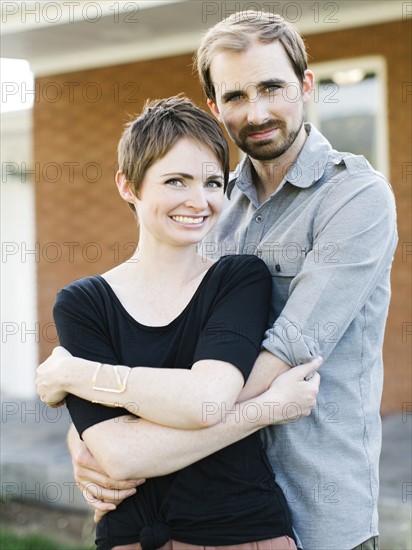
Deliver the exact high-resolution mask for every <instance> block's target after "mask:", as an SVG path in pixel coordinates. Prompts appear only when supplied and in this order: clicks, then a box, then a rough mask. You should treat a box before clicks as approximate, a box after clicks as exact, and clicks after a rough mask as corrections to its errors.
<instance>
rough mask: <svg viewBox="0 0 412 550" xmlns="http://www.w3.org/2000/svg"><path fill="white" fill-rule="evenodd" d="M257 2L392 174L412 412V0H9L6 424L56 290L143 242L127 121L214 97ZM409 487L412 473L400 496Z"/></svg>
mask: <svg viewBox="0 0 412 550" xmlns="http://www.w3.org/2000/svg"><path fill="white" fill-rule="evenodd" d="M246 9H263V10H265V11H269V12H272V13H279V14H281V15H282V16H283V17H284V18H285V19H287V20H288V21H289V22H291V23H293V24H294V25H295V26H296V27H297V28H298V29H299V31H300V32H301V33H302V35H303V37H304V39H305V42H306V45H307V49H308V53H309V65H310V68H311V69H312V70H313V71H314V73H315V77H316V79H317V81H316V85H315V90H314V96H313V101H312V103H311V104H310V105H309V106H308V108H307V112H306V117H307V119H308V120H310V121H311V122H314V123H315V125H316V126H317V127H318V128H319V129H320V130H321V131H322V132H323V133H324V134H325V135H326V137H327V138H328V139H329V140H330V141H331V143H332V145H333V146H334V147H335V148H336V149H339V150H341V151H351V152H353V153H357V154H363V155H365V156H366V157H367V158H368V160H369V161H370V162H371V164H372V165H373V166H374V167H375V168H376V169H378V170H379V171H381V172H382V173H383V174H384V175H385V176H386V177H387V178H388V180H389V181H390V182H391V185H392V187H393V190H394V193H395V197H396V201H397V208H398V217H399V246H398V250H397V253H396V255H395V260H394V265H393V271H392V293H393V294H392V301H391V307H390V312H389V318H388V323H387V330H386V336H385V346H384V363H385V383H384V394H383V401H382V415H383V417H384V418H385V417H388V418H389V417H392V415H397V418H398V420H399V422H398V423H397V424H394V426H399V425H400V424H405V425H408V426H410V424H411V423H412V420H411V415H412V395H411V393H412V369H411V356H412V352H411V341H412V314H411V304H412V300H411V282H412V281H411V264H412V234H411V212H412V204H411V180H412V159H411V134H412V132H411V122H412V112H411V110H412V109H411V105H412V76H411V20H412V2H402V1H397V0H388V1H386V0H380V1H378V2H376V1H375V0H358V1H350V0H349V1H348V0H339V1H334V2H328V1H323V0H322V1H312V0H310V1H309V0H308V1H300V2H287V1H286V2H285V1H277V2H270V1H268V2H266V1H265V2H261V3H259V2H238V1H236V2H213V1H212V2H206V1H196V0H195V1H193V0H192V1H189V0H173V1H167V0H162V1H136V2H129V1H111V0H106V1H100V2H91V1H85V0H77V1H76V2H74V1H64V2H48V1H37V2H30V1H28V2H14V1H3V2H2V3H1V11H2V38H1V55H2V60H1V100H0V104H1V111H2V113H1V158H2V161H1V177H2V182H1V233H2V264H1V268H2V277H1V285H2V299H1V315H2V356H1V361H2V365H1V395H2V400H3V418H4V413H6V417H7V418H6V421H7V422H8V427H9V426H10V425H11V424H10V422H12V421H15V422H16V423H20V424H21V422H22V418H23V409H22V403H31V402H32V403H33V407H34V409H33V410H34V411H35V413H34V416H35V417H36V418H37V412H36V408H35V407H36V406H37V405H38V402H37V401H36V396H35V392H34V385H33V383H34V372H35V367H36V365H37V364H38V362H39V361H41V360H43V359H44V358H45V357H46V356H47V355H48V354H49V353H50V351H51V349H52V348H53V347H54V346H55V345H56V344H57V336H56V332H55V329H54V325H53V319H52V314H51V311H52V306H53V303H54V300H55V296H56V292H57V291H58V290H59V289H60V288H61V287H63V286H64V285H66V284H67V283H68V282H69V281H72V280H73V279H76V278H78V277H82V276H86V275H92V274H96V273H101V272H103V271H105V270H107V269H109V268H111V267H113V266H114V265H117V264H119V263H121V262H122V261H124V260H125V259H126V258H128V257H129V256H130V254H131V253H132V252H133V250H134V247H135V245H136V240H137V230H136V225H135V220H134V218H133V215H132V214H131V212H129V210H128V209H127V208H126V207H125V205H124V203H123V201H122V200H121V199H120V198H119V197H118V195H117V191H116V189H115V186H114V184H113V178H114V174H115V172H116V170H117V163H116V146H117V142H118V139H119V137H120V134H121V131H122V126H123V124H124V123H125V122H126V121H127V120H128V119H129V115H131V114H134V113H135V112H138V111H139V110H140V109H141V107H142V104H143V103H144V101H145V99H146V98H148V97H150V98H154V97H165V96H169V95H173V94H176V93H179V92H185V93H186V95H188V96H189V97H190V98H191V99H192V100H193V101H194V102H196V103H197V104H198V105H200V106H201V107H203V108H205V109H207V106H206V98H205V97H204V96H203V93H202V90H201V87H200V85H199V83H198V80H197V77H196V75H195V74H194V73H193V70H192V56H193V53H194V51H195V50H196V48H197V46H198V44H199V41H200V37H201V35H202V33H204V32H205V31H206V30H207V29H208V28H209V27H210V26H212V25H213V24H215V23H216V22H218V21H219V20H221V19H223V18H225V17H228V16H229V15H230V14H231V13H233V12H235V11H243V10H246ZM231 154H232V155H231V156H232V166H233V167H234V166H235V165H236V163H237V161H238V160H239V158H240V153H239V151H238V150H237V149H236V148H235V146H234V145H233V144H231ZM10 403H15V404H17V405H16V406H17V409H14V407H13V406H11V405H10ZM4 404H5V405H4ZM26 413H27V411H26ZM43 416H44V415H43ZM39 419H40V421H41V420H42V415H41V414H40V412H39ZM43 420H44V418H43ZM6 421H4V420H3V422H6ZM50 423H51V422H50V421H49V425H50ZM16 426H17V424H16ZM3 427H5V424H4V423H3ZM20 427H21V426H19V428H20ZM401 427H402V426H401ZM16 429H17V427H16ZM394 429H395V428H393V429H392V428H391V433H392V431H393V430H394ZM409 431H410V429H409ZM16 433H18V432H16ZM53 433H54V432H53ZM56 433H57V432H56ZM408 433H409V432H408ZM53 437H54V436H53ZM411 445H412V444H410V446H409V448H410V447H411ZM407 464H409V462H408V463H407ZM3 473H4V470H3ZM67 475H69V474H67ZM404 477H405V476H404ZM411 478H412V474H411V475H409V477H408V476H406V478H405V479H403V480H402V483H410V482H411ZM411 487H412V483H410V485H407V488H406V489H405V486H404V485H402V488H401V489H399V491H397V492H396V495H397V496H396V498H397V499H398V500H399V501H400V502H401V501H402V500H403V499H404V493H403V492H402V491H405V490H406V492H407V494H408V495H410V493H412V489H411ZM408 491H409V492H408ZM396 498H395V500H396ZM405 498H406V497H405ZM408 498H409V500H410V498H411V496H409V497H408ZM408 498H406V500H403V503H405V502H406V501H407V500H408ZM43 500H45V499H43ZM46 500H47V499H46ZM406 547H408V546H402V548H406ZM410 547H412V545H411V546H409V547H408V548H410ZM399 548H401V546H399Z"/></svg>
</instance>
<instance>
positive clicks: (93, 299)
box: [55, 275, 108, 308]
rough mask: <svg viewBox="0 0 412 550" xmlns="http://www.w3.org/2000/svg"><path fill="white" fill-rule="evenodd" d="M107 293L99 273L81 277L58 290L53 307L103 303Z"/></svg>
mask: <svg viewBox="0 0 412 550" xmlns="http://www.w3.org/2000/svg"><path fill="white" fill-rule="evenodd" d="M107 295H108V289H107V284H106V282H105V280H104V279H103V277H102V276H101V275H91V276H88V277H81V278H79V279H75V280H74V281H72V282H70V283H68V284H67V285H66V286H64V287H63V288H62V289H60V290H59V292H58V293H57V296H56V303H55V307H58V306H61V305H66V304H70V306H71V308H74V307H76V308H79V307H80V308H82V307H88V305H90V304H93V305H97V304H99V303H103V302H104V301H105V297H106V296H107Z"/></svg>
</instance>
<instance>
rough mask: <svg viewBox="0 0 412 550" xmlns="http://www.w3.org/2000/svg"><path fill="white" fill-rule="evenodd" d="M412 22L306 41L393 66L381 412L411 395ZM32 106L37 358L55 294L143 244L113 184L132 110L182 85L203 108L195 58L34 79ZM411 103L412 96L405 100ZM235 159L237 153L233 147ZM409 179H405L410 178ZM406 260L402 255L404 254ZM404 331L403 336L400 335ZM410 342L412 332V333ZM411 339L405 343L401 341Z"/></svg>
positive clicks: (44, 346) (45, 341)
mask: <svg viewBox="0 0 412 550" xmlns="http://www.w3.org/2000/svg"><path fill="white" fill-rule="evenodd" d="M408 30H409V29H408V24H407V23H401V22H399V23H398V22H397V23H390V24H387V25H379V26H373V27H365V28H362V29H355V30H346V31H340V32H335V33H329V34H325V35H313V36H309V37H308V38H307V40H306V42H307V45H308V49H309V53H310V56H311V61H312V62H320V61H327V60H333V59H340V58H347V57H356V56H365V55H376V54H381V55H384V56H385V57H386V59H387V62H388V73H389V74H388V83H389V90H388V97H389V110H388V112H389V132H390V167H391V181H392V185H393V187H394V191H395V194H396V197H397V201H398V210H399V230H400V243H401V244H400V247H399V250H398V253H397V255H396V260H395V264H394V269H393V277H392V280H393V298H392V305H391V311H390V316H389V320H388V327H387V333H386V341H385V349H384V357H385V364H386V378H385V392H384V401H383V411H384V412H389V411H392V410H401V407H402V403H403V402H408V401H410V393H411V385H410V383H411V374H410V347H409V345H408V343H407V336H406V332H405V331H406V330H407V323H408V322H409V323H410V322H411V319H412V315H411V309H410V263H411V259H409V263H407V262H406V261H402V244H403V245H404V256H405V251H406V248H405V246H406V244H405V243H407V242H410V241H411V232H410V212H411V192H410V176H409V179H408V180H407V181H406V176H405V175H404V174H403V170H405V166H406V164H405V163H408V162H410V155H409V145H410V135H411V128H410V120H411V113H410V111H411V98H410V97H408V98H405V97H403V96H402V93H404V94H405V90H406V88H405V85H404V83H407V82H408V81H410V74H409V67H410V61H411V60H410V49H409V48H408V36H409V35H408ZM37 85H38V87H39V94H38V97H37V101H36V103H35V107H34V147H35V151H34V158H35V162H36V170H37V171H36V175H35V180H36V184H35V185H36V215H37V242H38V243H39V247H40V248H39V250H40V254H39V262H38V308H39V321H40V327H41V335H42V338H41V357H42V358H44V357H46V356H47V354H48V353H49V352H50V351H51V349H52V347H53V346H54V345H55V332H54V330H53V327H52V325H51V323H52V316H51V309H52V305H53V302H54V299H55V295H56V292H57V291H58V290H59V289H60V288H61V287H62V286H64V285H65V284H67V283H68V282H69V281H71V280H73V279H76V278H78V277H82V276H85V275H92V274H96V273H101V272H103V271H106V270H107V269H109V268H110V267H114V266H115V265H117V264H118V263H120V262H122V261H123V260H124V259H125V258H126V257H128V256H129V255H130V254H131V253H132V251H133V247H134V245H135V243H136V240H137V229H136V224H135V221H134V217H133V215H132V213H131V211H129V209H128V208H127V206H126V205H125V204H124V203H123V201H122V200H121V199H120V197H119V196H118V194H117V190H116V188H115V185H114V183H113V178H114V173H115V170H116V146H117V142H118V139H119V137H120V134H121V128H122V125H123V124H124V123H125V122H126V121H127V120H128V114H133V113H135V112H137V111H139V110H140V109H141V106H142V104H143V102H144V100H145V99H146V98H147V97H165V96H169V95H173V94H176V93H179V92H181V91H184V92H185V93H186V94H187V95H188V96H189V97H190V98H191V99H192V100H193V101H195V102H196V103H197V104H199V105H201V106H204V107H205V108H206V106H205V102H204V98H203V95H202V92H201V90H200V86H199V84H198V82H197V79H196V77H195V76H194V75H193V74H192V71H191V55H182V56H176V57H172V58H165V59H158V60H150V61H145V62H139V63H133V64H127V65H119V66H114V67H106V68H99V69H95V70H88V71H81V72H75V73H70V74H63V75H57V76H53V77H43V78H39V79H38V80H37ZM405 99H407V101H405ZM408 124H409V125H408ZM232 159H233V160H234V162H235V160H236V159H237V152H236V151H235V149H234V148H232ZM404 180H405V181H404ZM405 259H406V258H405V257H404V260H405ZM403 331H404V332H403ZM409 338H411V337H409ZM404 340H405V342H404Z"/></svg>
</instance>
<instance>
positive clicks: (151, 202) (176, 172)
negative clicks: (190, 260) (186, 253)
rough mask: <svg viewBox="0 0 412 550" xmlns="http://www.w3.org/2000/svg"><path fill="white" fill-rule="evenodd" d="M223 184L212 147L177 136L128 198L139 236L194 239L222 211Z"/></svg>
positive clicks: (177, 240) (176, 242)
mask: <svg viewBox="0 0 412 550" xmlns="http://www.w3.org/2000/svg"><path fill="white" fill-rule="evenodd" d="M223 185H224V177H223V170H222V168H221V166H220V164H219V161H218V159H217V157H216V156H215V154H214V153H213V151H212V150H211V149H209V148H208V147H205V146H203V145H201V144H199V143H197V142H195V141H193V140H190V139H186V138H181V139H180V140H179V141H177V142H176V144H175V145H174V146H173V147H172V148H171V149H170V151H169V152H168V153H167V154H166V155H165V156H164V157H162V158H161V159H159V160H157V161H156V162H155V163H154V164H152V166H150V168H148V169H147V171H146V173H145V175H144V178H143V181H142V185H141V190H140V193H139V198H136V197H134V199H135V200H134V205H135V208H136V212H137V216H138V220H139V227H140V238H141V239H142V238H145V237H146V236H147V237H149V236H150V238H151V239H155V240H156V241H158V242H162V243H169V244H173V245H178V246H182V245H192V244H195V243H198V242H200V241H201V240H202V239H203V238H204V237H205V235H206V234H207V233H208V232H209V231H210V230H211V229H212V227H213V226H214V224H215V223H216V221H217V219H218V217H219V215H220V213H221V211H222V208H223V201H224V191H223Z"/></svg>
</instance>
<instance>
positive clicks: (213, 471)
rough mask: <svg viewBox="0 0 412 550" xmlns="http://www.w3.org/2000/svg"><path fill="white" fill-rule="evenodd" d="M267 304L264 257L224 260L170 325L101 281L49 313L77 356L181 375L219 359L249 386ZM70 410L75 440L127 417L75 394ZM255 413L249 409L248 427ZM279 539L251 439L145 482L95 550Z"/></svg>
mask: <svg viewBox="0 0 412 550" xmlns="http://www.w3.org/2000/svg"><path fill="white" fill-rule="evenodd" d="M270 300H271V277H270V274H269V272H268V270H267V267H266V265H265V264H264V263H263V262H262V261H261V260H259V259H258V258H256V257H255V256H251V255H248V256H225V257H223V258H221V259H220V260H219V261H218V262H216V263H215V264H214V265H213V266H212V267H210V268H209V270H208V272H207V273H206V275H205V276H204V278H203V280H202V282H201V283H200V285H199V287H198V289H197V290H196V292H195V294H194V295H193V297H192V299H191V300H190V302H189V303H188V304H187V306H186V307H185V308H184V310H183V311H182V312H181V313H180V314H179V315H178V316H177V317H176V318H175V319H174V320H173V321H172V322H171V323H169V324H168V325H166V326H161V327H150V326H146V325H142V324H141V323H139V322H137V321H136V320H135V319H134V318H133V317H131V316H130V315H129V313H128V312H127V311H126V310H125V308H124V307H123V306H122V304H121V303H120V301H119V300H118V298H117V296H116V295H115V293H114V292H113V290H112V288H111V287H110V285H109V284H108V283H107V281H106V280H105V279H103V278H102V277H100V276H95V277H87V278H84V279H80V280H78V281H75V282H73V283H71V284H70V285H68V286H67V287H65V288H64V289H63V290H61V291H60V293H59V294H58V297H57V300H56V304H55V307H54V312H53V313H54V319H55V323H56V327H57V331H58V334H59V339H60V344H61V345H62V346H64V347H65V348H67V349H68V350H69V351H70V352H71V353H72V354H73V355H75V356H79V357H83V358H85V359H90V360H94V361H101V362H104V363H109V364H122V365H128V366H130V367H134V366H146V367H167V368H173V367H174V368H187V369H190V368H191V366H192V365H193V364H194V363H195V362H196V361H200V360H202V359H216V360H221V361H227V362H229V363H232V364H233V365H235V366H236V367H237V368H239V370H240V371H241V372H242V374H243V376H244V379H245V380H247V377H248V376H249V374H250V371H251V369H252V366H253V363H254V361H255V359H256V357H257V355H258V353H259V350H260V343H261V341H262V338H263V334H264V331H265V329H266V324H267V320H268V314H269V307H270ZM67 406H68V408H69V411H70V415H71V417H72V419H73V422H74V424H75V426H76V428H77V430H78V431H79V433H80V434H81V433H82V432H83V431H84V430H86V429H87V428H90V427H91V426H93V425H94V424H97V423H99V422H102V421H104V420H108V419H110V418H115V417H118V416H121V415H125V414H129V413H128V412H127V411H126V410H124V409H121V408H109V407H105V406H103V405H100V404H93V403H89V402H88V401H85V400H83V399H80V398H78V397H75V396H68V399H67ZM136 414H138V411H136ZM256 414H259V411H258V410H253V411H251V412H250V415H251V421H253V419H254V418H256ZM205 437H207V430H205ZM142 452H144V449H142ZM159 460H163V458H162V457H161V456H159ZM283 535H288V536H291V537H292V536H293V535H292V529H291V524H290V518H289V512H288V509H287V505H286V502H285V499H284V496H283V494H282V492H281V490H280V488H279V487H278V486H277V484H276V483H275V480H274V475H273V473H272V470H271V467H270V464H269V462H268V460H267V458H266V455H265V453H264V451H263V449H262V447H261V443H260V439H259V437H258V436H257V434H254V435H251V436H249V437H247V438H245V439H243V440H242V441H239V442H238V443H235V444H233V445H231V446H229V447H226V448H225V449H222V450H221V451H219V452H217V453H214V454H212V455H211V456H209V457H206V458H204V459H203V460H200V461H198V462H196V463H195V464H192V465H191V466H188V467H187V468H184V469H183V470H180V471H179V472H176V473H173V474H170V475H167V476H162V477H158V478H152V479H149V480H147V481H146V483H145V484H144V485H142V486H141V487H139V490H138V492H137V494H136V495H134V496H133V497H130V498H128V499H126V500H125V501H123V503H122V504H121V505H119V506H118V508H117V509H116V510H115V511H113V512H110V513H109V514H107V515H106V516H104V518H103V519H102V520H101V521H100V522H99V524H98V527H97V543H98V548H99V549H101V550H105V549H109V548H111V547H112V546H114V545H121V544H129V543H133V542H138V541H140V543H141V544H142V546H143V548H144V549H146V548H156V547H157V546H156V544H158V545H159V546H160V545H161V544H163V543H164V542H166V541H167V540H169V538H173V539H174V540H179V541H182V542H187V543H192V544H203V545H229V544H241V543H245V542H250V541H255V540H265V539H267V538H273V537H276V536H283ZM156 537H158V538H156ZM159 537H160V538H159ZM155 540H156V541H157V542H153V541H155ZM162 541H163V542H162Z"/></svg>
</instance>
